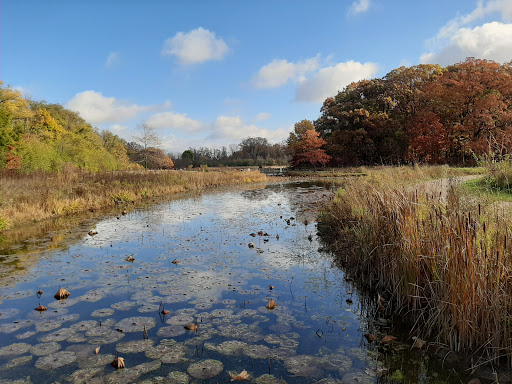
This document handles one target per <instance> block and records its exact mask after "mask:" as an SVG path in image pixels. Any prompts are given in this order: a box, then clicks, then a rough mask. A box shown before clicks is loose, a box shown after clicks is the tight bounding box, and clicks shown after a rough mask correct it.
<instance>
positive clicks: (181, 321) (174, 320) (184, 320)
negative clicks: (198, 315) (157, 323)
mask: <svg viewBox="0 0 512 384" xmlns="http://www.w3.org/2000/svg"><path fill="white" fill-rule="evenodd" d="M194 321H195V319H194V318H193V317H192V316H189V315H177V316H173V317H171V318H170V319H169V320H167V321H166V323H167V324H169V325H183V326H185V325H187V324H190V323H193V322H194Z"/></svg>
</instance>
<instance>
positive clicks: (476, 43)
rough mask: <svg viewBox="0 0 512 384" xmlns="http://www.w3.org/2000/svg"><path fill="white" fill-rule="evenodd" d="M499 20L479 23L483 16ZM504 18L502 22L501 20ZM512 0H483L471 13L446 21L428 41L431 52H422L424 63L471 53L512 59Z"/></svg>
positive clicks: (457, 59) (456, 59) (447, 61)
mask: <svg viewBox="0 0 512 384" xmlns="http://www.w3.org/2000/svg"><path fill="white" fill-rule="evenodd" d="M491 17H493V18H495V19H496V18H498V20H495V21H492V22H488V23H485V24H482V25H478V21H485V19H484V18H487V20H488V19H489V18H491ZM499 19H501V21H500V20H499ZM511 20H512V2H511V1H510V0H489V1H484V0H480V1H478V3H477V6H476V8H475V9H473V10H472V11H471V12H469V13H468V14H463V15H458V16H457V17H455V18H453V19H451V20H450V21H449V22H448V23H446V24H445V25H444V26H443V27H442V28H441V29H440V30H439V32H438V33H437V35H436V36H435V37H433V38H432V39H429V40H427V47H428V48H427V49H428V52H426V53H424V54H423V55H421V58H420V61H421V62H422V63H435V64H442V65H447V64H454V63H456V62H460V61H463V60H464V59H465V58H466V57H468V56H473V57H476V58H479V59H490V60H495V61H498V62H504V61H509V60H510V59H511V58H512V55H511V50H512V43H510V41H511V40H510V28H511V26H512V24H510V23H507V22H508V21H511Z"/></svg>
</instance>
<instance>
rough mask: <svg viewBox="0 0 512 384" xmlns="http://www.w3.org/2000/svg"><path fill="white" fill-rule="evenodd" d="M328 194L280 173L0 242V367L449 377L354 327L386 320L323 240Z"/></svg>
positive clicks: (243, 375)
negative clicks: (57, 241) (34, 243)
mask: <svg viewBox="0 0 512 384" xmlns="http://www.w3.org/2000/svg"><path fill="white" fill-rule="evenodd" d="M330 194H331V191H330V190H329V186H326V185H325V184H319V183H311V182H308V183H306V182H298V183H295V182H293V183H285V184H274V185H267V186H264V187H259V188H256V189H251V190H235V189H232V190H228V191H222V192H216V193H209V194H205V195H201V196H199V197H197V196H196V197H187V198H182V199H178V200H174V201H171V202H166V203H160V204H157V205H154V206H152V207H150V208H146V209H141V210H135V211H132V212H129V213H128V214H127V215H124V216H123V215H119V216H118V217H116V216H112V217H107V218H104V219H102V220H100V221H97V222H95V223H93V224H90V225H88V226H82V227H81V228H80V229H77V231H78V230H79V231H82V232H83V234H80V236H79V239H75V240H73V241H69V242H67V243H66V244H65V246H61V247H58V248H57V249H47V248H46V249H40V248H41V247H40V248H37V247H34V249H30V250H24V251H23V253H21V254H20V253H14V254H11V255H4V256H2V257H1V258H0V260H2V262H3V264H2V265H1V267H0V268H1V269H2V273H1V276H2V277H1V279H0V283H1V284H0V382H2V383H4V382H5V383H8V382H11V381H12V382H16V383H53V382H58V383H130V382H136V383H227V382H230V380H232V379H235V380H242V379H247V380H248V381H249V382H254V383H262V384H263V383H285V382H286V383H316V382H320V383H377V382H382V383H387V382H412V383H414V382H421V383H444V382H450V383H452V382H453V383H458V382H461V379H460V377H458V376H457V374H455V372H454V370H453V369H452V370H449V369H442V368H439V367H438V366H439V365H440V364H438V363H436V362H435V361H433V360H432V359H430V358H429V357H428V356H426V355H424V354H423V352H421V351H416V350H411V349H410V344H411V343H409V342H408V341H405V340H404V343H403V344H401V343H400V342H396V343H393V345H384V344H383V343H376V342H373V343H370V342H368V341H367V339H366V338H365V337H364V336H363V335H364V334H365V333H368V332H369V331H371V332H373V333H375V334H377V335H380V336H378V337H382V335H386V334H387V332H388V331H389V332H393V327H392V325H391V323H390V322H389V320H386V319H383V318H379V317H378V316H375V314H372V313H370V312H371V310H370V308H371V305H368V303H365V301H366V300H367V299H365V298H364V295H362V294H360V293H359V292H358V290H357V289H356V288H355V287H354V286H352V285H351V282H350V281H347V280H348V279H345V277H344V274H343V272H342V271H340V270H339V269H338V268H336V267H334V265H333V262H332V260H333V256H332V255H331V254H330V253H329V252H327V251H322V250H321V249H322V248H323V247H322V244H321V242H320V239H319V238H318V237H317V229H316V221H315V219H316V217H317V213H318V208H319V206H320V204H321V203H322V202H323V201H325V200H326V199H328V198H329V196H330ZM120 212H121V210H120ZM90 230H93V231H96V232H97V234H96V235H94V236H90V235H88V232H89V231H90ZM52 236H59V235H58V234H52ZM25 248H26V247H25ZM9 253H12V252H9ZM130 260H131V261H130ZM60 287H61V288H64V289H66V290H68V291H69V292H70V293H71V294H70V296H69V297H68V298H67V299H66V300H56V299H55V298H54V295H55V293H56V292H57V290H58V289H59V288H60ZM38 291H41V292H42V293H41V294H40V295H38V294H37V292H38ZM271 300H273V302H275V303H276V304H277V307H275V308H274V309H268V308H267V306H268V304H269V302H271ZM39 305H42V306H45V307H47V308H48V309H47V310H46V311H44V312H38V311H35V310H34V308H36V307H38V306H39ZM185 326H188V328H192V330H188V329H186V328H185ZM98 348H99V349H98ZM116 353H117V356H118V357H121V358H123V359H124V364H125V368H122V369H118V370H116V369H115V368H114V367H113V366H112V365H111V363H112V362H113V361H114V359H115V358H116ZM244 371H245V372H244ZM14 380H17V381H14Z"/></svg>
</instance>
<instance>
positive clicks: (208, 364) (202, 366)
mask: <svg viewBox="0 0 512 384" xmlns="http://www.w3.org/2000/svg"><path fill="white" fill-rule="evenodd" d="M223 370H224V365H223V364H222V362H220V361H218V360H212V359H208V360H203V361H200V362H198V363H194V364H191V365H189V367H188V368H187V372H188V374H189V375H190V376H192V377H194V378H196V379H201V380H204V379H210V378H212V377H215V376H217V375H219V374H220V373H221V372H222V371H223Z"/></svg>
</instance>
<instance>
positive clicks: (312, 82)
mask: <svg viewBox="0 0 512 384" xmlns="http://www.w3.org/2000/svg"><path fill="white" fill-rule="evenodd" d="M377 70H378V68H377V65H376V64H374V63H364V64H362V63H359V62H357V61H347V62H342V63H338V64H336V65H335V66H333V67H326V68H322V69H321V70H320V71H318V72H317V73H316V74H314V75H313V76H312V77H311V78H309V79H307V80H304V81H303V82H301V83H300V84H299V85H298V86H297V93H296V97H295V99H296V100H297V101H307V102H315V103H317V102H318V103H321V102H323V101H324V100H325V99H326V98H327V97H329V96H333V95H335V94H336V93H337V92H338V91H341V90H343V88H345V87H346V86H347V85H348V84H350V83H352V82H354V81H359V80H362V79H369V78H372V77H374V76H375V74H376V73H377Z"/></svg>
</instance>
